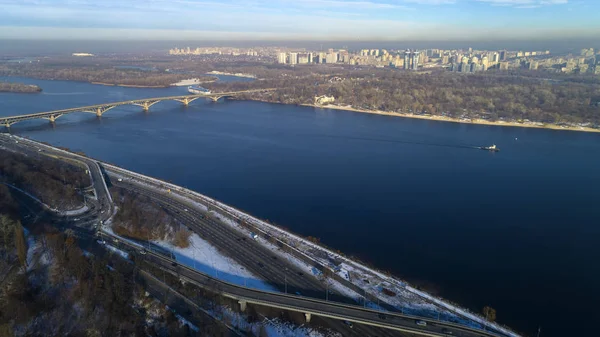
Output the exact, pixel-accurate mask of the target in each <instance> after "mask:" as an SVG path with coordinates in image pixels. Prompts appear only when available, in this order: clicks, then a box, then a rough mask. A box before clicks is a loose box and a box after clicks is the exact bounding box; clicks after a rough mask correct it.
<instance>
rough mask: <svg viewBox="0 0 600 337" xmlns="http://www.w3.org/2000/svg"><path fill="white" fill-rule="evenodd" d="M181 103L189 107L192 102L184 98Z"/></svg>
mask: <svg viewBox="0 0 600 337" xmlns="http://www.w3.org/2000/svg"><path fill="white" fill-rule="evenodd" d="M181 103H183V106H188V105H190V100H189V99H187V98H184V99H183V101H181Z"/></svg>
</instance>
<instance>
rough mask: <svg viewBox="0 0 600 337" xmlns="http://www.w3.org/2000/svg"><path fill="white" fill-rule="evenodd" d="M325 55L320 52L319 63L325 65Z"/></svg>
mask: <svg viewBox="0 0 600 337" xmlns="http://www.w3.org/2000/svg"><path fill="white" fill-rule="evenodd" d="M325 55H326V54H325V53H324V52H319V63H325Z"/></svg>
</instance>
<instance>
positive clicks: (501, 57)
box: [500, 50, 508, 61]
mask: <svg viewBox="0 0 600 337" xmlns="http://www.w3.org/2000/svg"><path fill="white" fill-rule="evenodd" d="M507 58H508V55H507V54H506V50H501V51H500V61H506V59H507Z"/></svg>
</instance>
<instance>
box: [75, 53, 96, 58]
mask: <svg viewBox="0 0 600 337" xmlns="http://www.w3.org/2000/svg"><path fill="white" fill-rule="evenodd" d="M71 55H72V56H76V57H89V56H94V54H90V53H73V54H71Z"/></svg>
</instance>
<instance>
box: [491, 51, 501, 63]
mask: <svg viewBox="0 0 600 337" xmlns="http://www.w3.org/2000/svg"><path fill="white" fill-rule="evenodd" d="M498 62H500V55H499V54H498V53H493V54H492V63H494V64H496V63H498Z"/></svg>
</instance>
